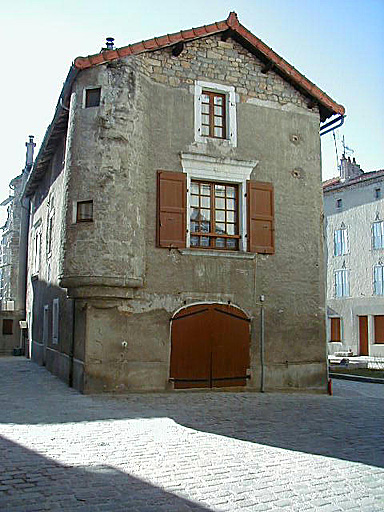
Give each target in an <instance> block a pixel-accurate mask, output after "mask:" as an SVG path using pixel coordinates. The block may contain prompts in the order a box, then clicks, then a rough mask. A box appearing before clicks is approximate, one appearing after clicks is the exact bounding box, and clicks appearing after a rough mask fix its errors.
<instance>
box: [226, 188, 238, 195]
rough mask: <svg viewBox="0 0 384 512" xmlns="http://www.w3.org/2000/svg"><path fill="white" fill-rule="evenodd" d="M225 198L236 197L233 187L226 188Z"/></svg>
mask: <svg viewBox="0 0 384 512" xmlns="http://www.w3.org/2000/svg"><path fill="white" fill-rule="evenodd" d="M227 197H236V189H235V187H227Z"/></svg>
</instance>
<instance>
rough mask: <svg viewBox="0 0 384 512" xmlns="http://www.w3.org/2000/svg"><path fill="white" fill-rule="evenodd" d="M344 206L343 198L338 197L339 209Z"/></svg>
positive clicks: (337, 206) (337, 205)
mask: <svg viewBox="0 0 384 512" xmlns="http://www.w3.org/2000/svg"><path fill="white" fill-rule="evenodd" d="M342 207H343V200H342V199H337V201H336V208H338V209H339V210H340V209H341V208H342Z"/></svg>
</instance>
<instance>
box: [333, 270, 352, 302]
mask: <svg viewBox="0 0 384 512" xmlns="http://www.w3.org/2000/svg"><path fill="white" fill-rule="evenodd" d="M335 296H336V297H338V298H340V297H349V270H345V269H343V270H336V272H335Z"/></svg>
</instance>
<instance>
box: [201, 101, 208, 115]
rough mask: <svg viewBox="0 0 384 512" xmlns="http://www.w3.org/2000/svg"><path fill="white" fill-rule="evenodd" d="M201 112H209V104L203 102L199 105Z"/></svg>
mask: <svg viewBox="0 0 384 512" xmlns="http://www.w3.org/2000/svg"><path fill="white" fill-rule="evenodd" d="M201 112H202V114H209V105H208V104H207V103H203V104H202V105H201Z"/></svg>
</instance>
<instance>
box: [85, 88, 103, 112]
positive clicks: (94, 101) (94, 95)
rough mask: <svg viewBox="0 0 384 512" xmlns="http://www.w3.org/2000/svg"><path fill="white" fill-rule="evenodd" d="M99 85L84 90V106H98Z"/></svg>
mask: <svg viewBox="0 0 384 512" xmlns="http://www.w3.org/2000/svg"><path fill="white" fill-rule="evenodd" d="M100 95H101V87H98V88H96V89H87V90H86V91H85V108H89V107H98V106H99V105H100Z"/></svg>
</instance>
